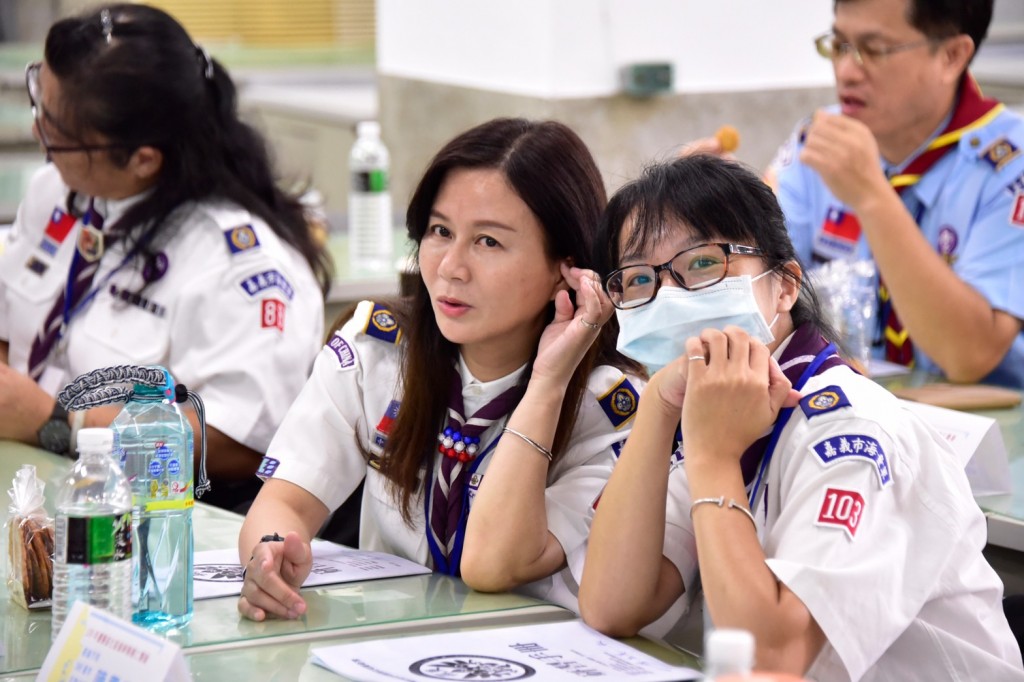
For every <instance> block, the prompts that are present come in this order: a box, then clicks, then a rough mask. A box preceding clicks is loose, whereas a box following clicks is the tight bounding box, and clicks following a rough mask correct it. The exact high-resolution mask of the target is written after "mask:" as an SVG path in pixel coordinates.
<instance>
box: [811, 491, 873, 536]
mask: <svg viewBox="0 0 1024 682" xmlns="http://www.w3.org/2000/svg"><path fill="white" fill-rule="evenodd" d="M863 517H864V497H863V496H862V495H861V494H860V493H858V492H857V491H856V490H843V489H842V488H826V489H825V498H824V499H823V500H822V501H821V510H820V511H819V512H818V520H817V521H816V522H815V523H816V524H817V525H819V526H833V527H839V528H842V529H843V530H844V531H846V536H847V537H848V538H850V539H851V540H853V536H854V535H856V534H857V527H858V526H859V525H860V520H861V519H862V518H863Z"/></svg>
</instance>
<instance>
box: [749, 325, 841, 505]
mask: <svg viewBox="0 0 1024 682" xmlns="http://www.w3.org/2000/svg"><path fill="white" fill-rule="evenodd" d="M812 353H813V355H812ZM804 363H809V364H807V367H806V368H805V369H804V370H803V372H801V373H800V375H799V377H798V378H797V380H796V381H793V376H791V375H795V374H796V371H797V369H798V368H799V367H800V366H802V365H803V364H804ZM845 364H846V363H845V362H843V360H842V358H840V357H839V355H838V353H837V351H836V345H835V344H834V343H830V342H826V341H825V339H824V338H823V337H822V336H821V335H820V334H819V333H818V332H817V330H816V329H815V328H814V327H813V326H812V325H810V324H803V325H801V326H800V327H799V328H798V329H797V330H796V332H794V334H793V338H792V339H791V340H790V342H789V345H788V346H787V347H786V350H785V351H783V353H782V356H781V357H780V358H779V365H780V366H783V367H784V369H783V374H785V375H786V378H787V379H789V380H790V381H791V382H792V383H793V388H794V389H796V390H798V391H799V390H800V389H802V388H803V387H804V384H806V383H807V381H808V379H810V378H811V377H813V376H815V375H817V374H818V373H819V372H821V371H822V370H825V369H831V368H832V367H836V366H839V365H845ZM794 409H795V408H794V407H786V408H783V409H782V410H780V411H779V416H778V417H777V418H776V419H775V425H774V426H773V427H772V430H771V433H770V434H769V436H768V438H767V444H766V445H765V447H764V454H763V455H761V464H760V466H759V467H758V469H757V476H756V478H755V479H754V485H753V487H752V488H751V489H750V493H749V495H748V497H747V500H748V501H749V503H750V510H751V512H754V513H756V510H757V506H758V505H759V504H760V501H761V496H762V495H763V494H764V489H765V487H766V486H767V484H768V482H767V480H765V474H767V473H768V467H769V465H770V464H771V461H772V456H773V455H774V453H775V447H776V446H777V445H778V443H779V437H780V436H781V435H782V431H783V429H784V428H786V424H787V423H788V422H789V418H790V416H791V415H792V414H793V410H794ZM760 440H761V441H763V440H764V439H763V438H762V439H760ZM757 445H758V442H755V443H754V445H752V446H751V448H749V449H748V450H747V452H745V453H744V456H745V457H748V456H749V455H751V454H753V453H755V452H756V447H757ZM752 451H753V452H752ZM742 459H743V458H741V463H742ZM766 504H767V503H766Z"/></svg>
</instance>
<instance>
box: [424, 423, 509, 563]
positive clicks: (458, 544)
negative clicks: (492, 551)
mask: <svg viewBox="0 0 1024 682" xmlns="http://www.w3.org/2000/svg"><path fill="white" fill-rule="evenodd" d="M492 428H493V427H492ZM499 440H501V433H500V432H499V434H498V436H497V437H496V438H495V439H494V440H492V441H491V442H490V443H488V445H487V447H486V448H484V449H483V450H481V451H480V453H479V454H478V455H477V456H476V457H475V458H474V459H473V460H472V461H470V462H468V464H469V469H468V471H467V472H466V474H467V480H468V479H469V478H472V476H473V474H475V473H476V470H477V469H478V468H479V467H480V463H481V462H483V461H484V459H486V458H487V456H488V455H490V454H491V451H492V450H494V447H495V446H496V445H497V444H498V441H499ZM433 461H434V465H433V466H432V467H431V471H432V472H433V473H432V475H431V477H430V479H429V481H428V482H429V484H430V485H429V486H427V487H426V488H424V492H423V521H424V528H423V531H424V533H426V535H427V547H429V548H430V556H431V557H432V558H433V560H434V570H436V571H437V572H438V573H444V574H446V575H454V576H458V575H459V564H460V563H461V561H462V545H463V544H464V543H465V541H466V517H467V516H468V515H469V495H466V496H464V497H463V498H462V512H461V513H460V514H459V527H458V529H457V530H456V531H455V545H454V546H452V553H451V555H449V556H447V557H446V556H445V555H444V552H442V551H441V548H440V547H438V546H437V543H436V542H435V541H434V536H433V534H432V533H431V532H430V500H431V498H432V497H433V495H432V493H433V490H434V479H435V478H436V477H437V476H439V475H440V471H439V469H440V467H439V466H438V464H437V457H436V456H435V457H433Z"/></svg>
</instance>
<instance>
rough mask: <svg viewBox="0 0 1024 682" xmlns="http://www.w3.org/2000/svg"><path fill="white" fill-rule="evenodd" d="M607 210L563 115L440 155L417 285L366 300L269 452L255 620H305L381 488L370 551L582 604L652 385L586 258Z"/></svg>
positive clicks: (418, 222) (420, 222)
mask: <svg viewBox="0 0 1024 682" xmlns="http://www.w3.org/2000/svg"><path fill="white" fill-rule="evenodd" d="M603 205H604V189H603V183H602V181H601V177H600V173H599V171H598V169H597V167H596V165H595V164H594V161H593V158H592V157H591V155H590V152H589V151H588V150H587V148H586V146H585V145H584V144H583V142H582V141H581V140H580V139H579V138H578V137H577V136H576V135H575V133H573V132H572V131H571V130H569V129H568V128H566V127H565V126H563V125H561V124H558V123H553V122H544V123H533V122H528V121H524V120H521V119H499V120H495V121H491V122H489V123H485V124H482V125H480V126H478V127H476V128H473V129H471V130H469V131H467V132H465V133H463V134H462V135H460V136H458V137H456V138H455V139H454V140H452V141H451V142H449V143H448V144H447V145H446V146H445V147H444V148H443V149H442V150H441V151H440V152H439V153H438V154H437V156H436V157H435V158H434V159H433V161H432V162H431V164H430V166H429V167H428V169H427V171H426V173H425V175H424V177H423V178H422V179H421V180H420V183H419V185H418V187H417V189H416V191H415V193H414V195H413V197H412V200H411V202H410V205H409V211H408V215H407V225H408V228H409V236H410V238H411V239H412V240H414V241H415V242H416V244H417V261H418V265H419V270H420V275H421V280H420V282H419V285H418V287H417V290H416V292H415V294H414V295H413V296H412V299H411V300H410V301H407V302H405V303H404V304H403V305H401V307H397V306H392V305H391V304H385V303H379V302H377V303H375V302H370V301H366V302H363V303H362V304H360V305H359V307H358V308H357V309H356V312H355V315H354V316H353V317H352V319H351V320H350V321H349V322H348V323H347V324H345V325H344V326H343V327H342V328H341V330H340V331H339V332H338V333H337V334H335V335H334V337H333V338H332V339H330V341H329V342H328V344H327V346H326V347H325V348H324V349H323V351H321V353H320V356H319V357H318V358H317V361H316V364H315V366H314V369H313V376H312V377H311V378H310V380H309V382H308V383H307V384H306V387H305V388H304V389H303V392H302V393H301V394H300V396H299V398H298V400H296V402H295V405H294V406H293V407H292V409H291V410H290V411H289V413H288V416H287V417H286V418H285V422H284V424H283V425H282V427H281V429H280V431H278V434H277V436H276V437H275V438H274V441H273V443H271V446H270V451H269V452H268V453H267V457H266V458H265V459H264V460H263V464H262V465H261V468H260V475H261V476H263V477H265V478H266V483H265V484H264V486H263V489H262V490H261V491H260V494H259V496H258V497H257V498H256V501H255V503H254V504H253V507H252V509H251V510H250V511H249V513H248V515H247V517H246V520H245V524H244V525H243V527H242V533H241V536H240V538H239V555H240V557H241V559H242V563H243V564H245V565H246V568H247V574H246V579H245V585H244V586H243V589H242V597H241V598H240V600H239V610H240V611H241V613H243V614H244V615H246V616H247V617H249V618H253V619H256V620H262V619H263V618H265V617H266V616H267V614H274V615H277V616H282V617H290V618H294V617H297V616H299V615H301V614H302V613H303V612H304V610H305V602H304V601H303V600H302V598H301V596H300V595H299V594H298V592H297V588H298V586H299V585H301V584H302V581H303V580H304V579H305V577H306V576H307V575H308V573H309V570H310V552H309V540H310V538H311V537H312V536H313V534H314V533H316V532H317V529H319V528H320V526H321V525H322V524H323V522H324V520H325V519H326V518H327V516H328V514H329V513H330V512H331V511H333V510H334V509H336V508H337V507H338V506H339V505H340V504H341V503H342V502H343V501H344V500H345V499H346V498H347V497H348V496H349V494H350V493H351V492H352V491H353V490H354V489H355V488H356V486H357V485H358V484H359V482H360V481H361V480H363V479H364V478H365V480H366V485H365V491H364V493H363V506H362V514H361V524H360V525H361V527H360V540H359V546H360V547H361V548H362V549H369V550H378V551H385V552H390V553H393V554H397V555H400V556H404V557H406V558H409V559H412V560H414V561H418V562H421V563H423V564H424V565H427V566H430V567H432V568H434V569H435V570H437V571H441V572H444V573H448V574H451V575H460V574H461V576H462V577H463V578H464V579H465V580H466V582H467V583H469V584H470V585H471V586H474V587H477V588H479V589H482V590H507V589H512V588H515V587H518V586H520V585H526V584H529V591H530V592H531V593H533V594H536V595H539V596H542V597H546V598H548V599H552V600H555V601H557V602H559V603H562V604H565V605H567V606H570V607H574V606H575V598H574V596H573V595H574V593H575V589H574V588H575V579H574V578H573V576H572V575H571V573H570V572H569V571H568V570H567V569H564V566H565V564H566V561H565V557H566V555H567V554H569V553H571V552H572V551H573V550H575V549H576V548H578V547H580V546H581V545H582V543H583V541H584V539H585V537H586V532H587V526H586V515H587V514H586V511H587V509H589V508H590V506H591V505H592V504H593V502H594V500H595V498H596V497H597V495H598V493H599V492H600V490H601V487H602V485H603V484H604V481H605V480H606V479H607V476H608V474H609V473H610V471H611V466H612V462H613V457H614V455H613V453H614V448H617V447H619V446H620V444H621V442H622V441H623V440H624V439H625V438H626V435H627V434H628V432H629V427H630V424H631V418H632V415H633V411H634V409H635V407H636V402H637V397H638V396H637V391H638V390H639V389H640V382H639V380H638V379H636V378H635V377H634V376H629V377H627V376H626V375H625V374H624V373H623V370H622V369H621V368H629V367H635V366H634V365H632V363H629V361H627V360H626V359H625V358H622V357H621V356H619V355H618V354H617V353H616V352H615V350H614V348H613V346H614V341H615V334H614V329H613V328H605V329H604V330H603V331H602V330H601V325H602V324H603V323H604V322H605V321H606V320H608V319H609V318H610V316H611V313H612V307H611V304H610V303H608V302H607V301H606V300H603V299H602V297H601V296H600V289H599V286H600V284H599V282H598V279H597V277H596V275H595V274H594V273H593V271H591V270H584V269H580V268H579V267H572V266H574V265H575V266H585V265H587V264H588V263H589V260H590V254H591V253H592V248H593V244H594V241H593V238H594V234H593V226H594V225H596V223H597V220H598V219H599V217H600V213H601V209H602V207H603ZM574 299H575V302H574ZM612 327H614V325H612ZM282 535H284V536H285V537H284V542H283V543H279V542H262V543H261V542H260V540H261V537H262V539H263V540H275V539H280V538H281V536H282Z"/></svg>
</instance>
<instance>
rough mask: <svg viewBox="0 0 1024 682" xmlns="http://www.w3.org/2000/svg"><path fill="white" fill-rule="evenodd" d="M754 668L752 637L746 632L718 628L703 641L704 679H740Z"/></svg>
mask: <svg viewBox="0 0 1024 682" xmlns="http://www.w3.org/2000/svg"><path fill="white" fill-rule="evenodd" d="M753 668H754V636H753V635H752V634H750V633H749V632H747V631H746V630H733V629H728V628H720V629H715V630H712V631H711V632H710V633H708V636H707V638H706V639H705V641H704V679H705V680H708V681H709V682H710V681H712V680H718V679H719V678H722V677H729V679H742V678H743V677H745V676H747V675H750V671H751V670H753Z"/></svg>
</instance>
